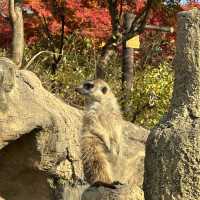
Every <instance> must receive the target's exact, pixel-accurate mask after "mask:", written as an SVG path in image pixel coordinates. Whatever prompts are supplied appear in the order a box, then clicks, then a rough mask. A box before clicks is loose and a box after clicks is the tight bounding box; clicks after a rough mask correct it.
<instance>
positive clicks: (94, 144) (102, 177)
mask: <svg viewBox="0 0 200 200" xmlns="http://www.w3.org/2000/svg"><path fill="white" fill-rule="evenodd" d="M81 153H82V161H83V169H84V174H85V177H86V180H87V181H88V182H89V183H90V184H93V183H95V182H104V183H112V182H113V180H112V178H111V177H112V176H111V169H110V164H109V162H108V160H107V158H106V155H105V152H104V149H103V145H102V144H101V141H100V140H99V139H98V138H95V137H89V136H87V137H82V140H81Z"/></svg>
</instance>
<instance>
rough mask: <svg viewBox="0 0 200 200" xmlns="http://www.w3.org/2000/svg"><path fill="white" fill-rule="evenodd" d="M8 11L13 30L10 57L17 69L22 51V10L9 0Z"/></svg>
mask: <svg viewBox="0 0 200 200" xmlns="http://www.w3.org/2000/svg"><path fill="white" fill-rule="evenodd" d="M9 12H10V19H11V25H12V30H13V40H12V51H11V58H12V60H13V62H14V63H15V64H16V66H17V69H19V68H20V67H21V65H22V59H23V52H24V23H23V16H22V10H21V8H20V7H19V6H18V5H15V2H14V0H9Z"/></svg>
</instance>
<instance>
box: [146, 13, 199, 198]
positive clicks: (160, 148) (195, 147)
mask: <svg viewBox="0 0 200 200" xmlns="http://www.w3.org/2000/svg"><path fill="white" fill-rule="evenodd" d="M199 38H200V11H199V10H198V9H193V10H191V11H187V12H181V13H179V14H178V29H177V43H176V44H177V50H176V56H175V60H174V65H175V85H174V92H173V98H172V103H171V109H170V111H169V113H168V114H167V115H166V117H164V119H163V120H162V121H161V122H160V124H159V125H158V126H157V127H156V128H154V129H153V130H152V131H151V133H150V135H149V137H148V140H147V144H146V158H145V176H144V192H145V199H146V200H199V199H200V175H199V172H200V151H199V149H200V99H199V98H200V39H199Z"/></svg>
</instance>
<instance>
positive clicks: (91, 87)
mask: <svg viewBox="0 0 200 200" xmlns="http://www.w3.org/2000/svg"><path fill="white" fill-rule="evenodd" d="M75 90H76V91H77V92H78V93H79V94H81V95H84V96H86V97H87V98H89V99H91V100H92V101H98V102H101V101H103V100H104V99H105V98H107V97H109V96H110V94H112V93H111V90H110V87H109V86H108V84H107V83H106V82H105V81H103V80H100V79H97V80H92V81H85V82H83V84H81V85H80V86H79V87H77V88H76V89H75Z"/></svg>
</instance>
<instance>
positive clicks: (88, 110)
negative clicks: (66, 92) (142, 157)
mask: <svg viewBox="0 0 200 200" xmlns="http://www.w3.org/2000/svg"><path fill="white" fill-rule="evenodd" d="M76 91H77V92H78V93H79V94H81V95H84V96H85V97H86V100H87V103H86V106H85V114H84V117H83V128H82V134H81V139H80V146H81V154H82V161H83V169H84V174H85V177H86V180H87V182H88V183H90V184H94V183H96V182H102V183H108V184H111V183H113V181H114V180H113V174H112V169H111V164H110V163H111V162H115V161H116V160H117V157H118V156H119V154H120V140H121V133H122V128H121V120H122V115H121V111H120V107H119V104H118V103H117V99H116V97H115V95H114V94H113V93H112V91H111V89H110V87H109V86H108V84H107V83H106V82H104V81H103V80H100V79H97V80H93V81H85V82H84V83H83V84H82V85H81V86H79V87H78V88H76Z"/></svg>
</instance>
